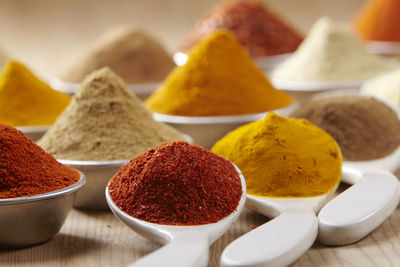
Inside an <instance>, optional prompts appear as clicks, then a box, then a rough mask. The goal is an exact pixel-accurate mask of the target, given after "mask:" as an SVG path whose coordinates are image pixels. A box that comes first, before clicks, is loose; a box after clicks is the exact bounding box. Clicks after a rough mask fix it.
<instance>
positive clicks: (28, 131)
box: [16, 126, 50, 142]
mask: <svg viewBox="0 0 400 267" xmlns="http://www.w3.org/2000/svg"><path fill="white" fill-rule="evenodd" d="M16 128H17V129H18V130H20V131H21V132H23V133H24V134H25V135H26V136H27V137H29V138H30V139H31V140H32V141H34V142H36V141H38V140H39V139H40V138H41V137H42V136H43V135H44V134H45V133H46V132H47V130H48V129H49V128H50V126H23V127H16Z"/></svg>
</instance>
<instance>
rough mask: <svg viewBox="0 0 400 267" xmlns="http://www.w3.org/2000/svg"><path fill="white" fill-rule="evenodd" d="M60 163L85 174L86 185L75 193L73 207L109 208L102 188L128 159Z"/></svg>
mask: <svg viewBox="0 0 400 267" xmlns="http://www.w3.org/2000/svg"><path fill="white" fill-rule="evenodd" d="M58 162H60V163H61V164H65V165H69V166H71V167H73V168H75V169H78V170H80V171H81V172H83V173H84V174H85V176H86V180H87V182H86V185H85V186H84V187H83V188H82V189H81V190H79V192H78V194H77V195H76V198H75V202H74V207H75V208H79V209H86V210H109V207H108V204H107V202H106V197H105V195H104V190H105V188H106V186H107V184H108V181H109V180H110V179H111V177H112V176H113V175H114V174H115V173H116V172H117V171H118V170H119V168H120V167H121V165H122V164H125V163H126V162H128V160H116V161H102V162H101V161H77V160H61V159H58Z"/></svg>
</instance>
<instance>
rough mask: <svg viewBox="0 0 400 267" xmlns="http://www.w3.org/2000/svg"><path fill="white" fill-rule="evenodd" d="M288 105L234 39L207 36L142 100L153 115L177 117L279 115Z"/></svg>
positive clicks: (219, 33) (217, 34) (224, 35)
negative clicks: (275, 113)
mask: <svg viewBox="0 0 400 267" xmlns="http://www.w3.org/2000/svg"><path fill="white" fill-rule="evenodd" d="M290 103H292V99H291V98H290V97H289V96H288V95H286V94H285V93H284V92H281V91H278V90H276V89H275V88H274V87H273V86H272V85H271V84H270V82H269V81H268V79H267V78H266V77H265V76H264V74H263V73H262V72H261V70H260V69H258V68H257V67H256V66H255V65H254V63H253V61H252V60H251V58H250V57H249V56H248V55H247V53H246V51H245V50H244V49H243V48H242V47H241V46H240V44H239V43H238V42H237V41H236V40H235V37H234V36H233V35H232V34H231V33H229V32H227V31H223V30H217V31H215V32H213V33H212V34H211V35H210V36H209V37H207V38H206V39H205V40H203V41H202V42H200V43H199V44H197V46H196V47H195V48H193V49H192V50H191V52H190V53H189V58H188V61H187V63H186V64H185V65H184V66H182V67H176V68H175V69H174V70H173V71H172V72H171V73H170V74H169V75H168V77H167V78H166V79H165V81H164V83H163V84H162V85H161V86H160V87H159V88H158V89H157V90H156V91H155V92H154V93H153V94H152V95H151V96H150V97H149V98H148V99H147V101H146V105H147V107H148V108H149V109H151V110H152V111H154V112H157V113H162V114H169V115H181V116H221V115H242V114H251V113H260V112H266V111H269V110H273V109H279V108H282V107H285V106H287V105H289V104H290Z"/></svg>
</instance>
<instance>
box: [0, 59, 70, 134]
mask: <svg viewBox="0 0 400 267" xmlns="http://www.w3.org/2000/svg"><path fill="white" fill-rule="evenodd" d="M70 100H71V97H69V96H67V95H64V94H62V93H60V92H58V91H55V90H53V89H52V88H51V87H50V86H48V85H47V84H46V83H44V82H42V81H41V80H39V79H38V78H37V77H36V76H35V75H33V74H32V72H30V71H29V70H28V69H27V68H26V67H25V66H24V65H22V64H21V63H19V62H16V61H9V62H8V63H7V65H6V67H5V70H4V72H3V74H2V76H1V77H0V107H1V108H0V123H3V124H8V125H12V126H33V125H50V124H52V123H53V122H54V121H55V120H56V118H57V116H58V115H59V114H60V113H61V112H62V111H63V110H64V108H65V107H66V106H67V105H68V104H69V102H70Z"/></svg>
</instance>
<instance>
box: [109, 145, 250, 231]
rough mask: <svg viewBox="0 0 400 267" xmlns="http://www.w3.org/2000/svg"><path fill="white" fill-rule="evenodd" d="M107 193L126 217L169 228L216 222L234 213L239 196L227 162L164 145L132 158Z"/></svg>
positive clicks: (202, 151)
mask: <svg viewBox="0 0 400 267" xmlns="http://www.w3.org/2000/svg"><path fill="white" fill-rule="evenodd" d="M108 190H109V193H110V196H111V199H112V201H113V202H114V203H115V205H116V206H118V208H120V209H121V210H122V211H124V212H126V213H127V214H129V215H131V216H133V217H135V218H138V219H140V220H144V221H147V222H151V223H156V224H167V225H200V224H208V223H215V222H217V221H219V220H221V219H223V218H224V217H226V216H228V215H229V214H231V213H232V212H234V211H235V210H236V208H237V206H238V204H239V200H240V198H241V196H242V186H241V180H240V177H239V174H238V172H237V170H236V169H235V167H234V165H233V164H232V163H231V162H230V161H228V160H226V159H224V158H222V157H219V156H217V155H215V154H213V153H211V152H209V151H207V150H205V149H203V148H201V147H199V146H196V145H190V144H188V143H186V142H173V143H165V144H162V145H160V146H157V147H155V148H153V149H151V150H149V151H147V152H146V153H143V154H141V155H139V156H137V157H135V158H134V159H132V160H131V161H130V162H128V163H126V164H125V165H123V166H122V167H121V169H120V170H119V172H118V173H116V174H115V175H114V177H113V178H112V179H111V180H110V182H109V185H108Z"/></svg>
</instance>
